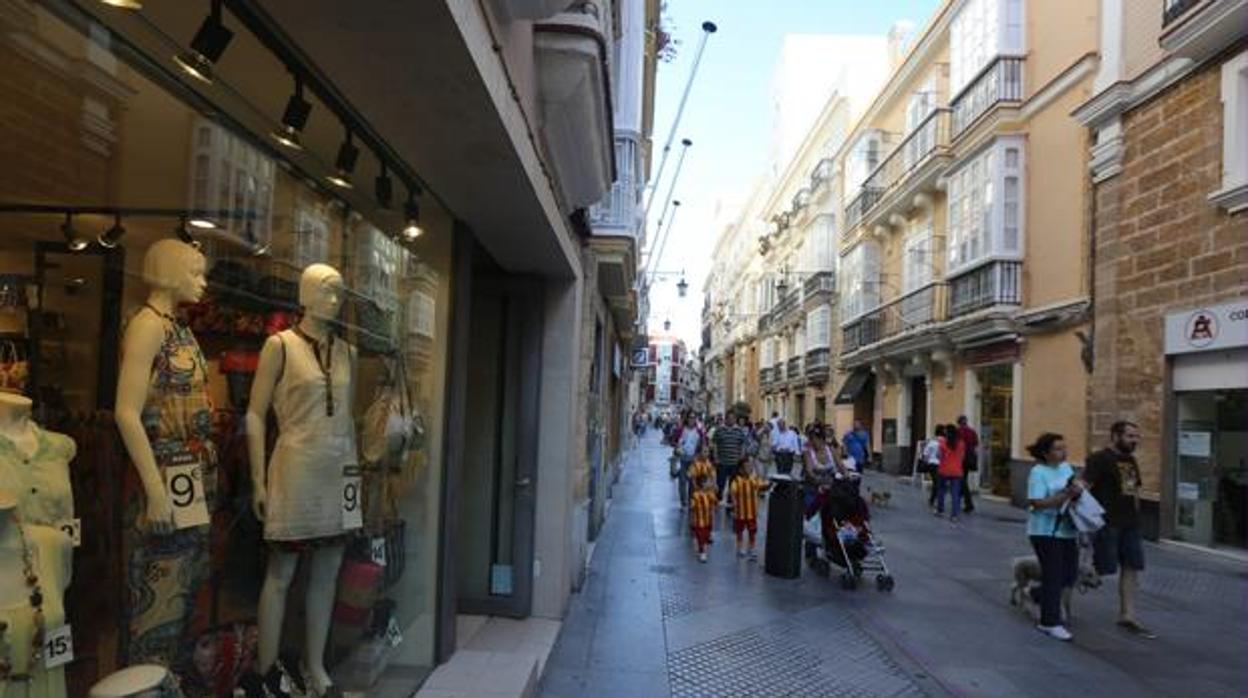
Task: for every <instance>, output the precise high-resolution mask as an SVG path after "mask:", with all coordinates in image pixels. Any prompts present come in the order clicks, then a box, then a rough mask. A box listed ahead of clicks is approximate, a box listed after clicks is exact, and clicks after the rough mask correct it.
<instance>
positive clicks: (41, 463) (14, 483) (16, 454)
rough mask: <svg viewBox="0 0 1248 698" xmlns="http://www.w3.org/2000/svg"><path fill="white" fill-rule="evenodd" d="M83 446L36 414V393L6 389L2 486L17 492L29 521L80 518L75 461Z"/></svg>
mask: <svg viewBox="0 0 1248 698" xmlns="http://www.w3.org/2000/svg"><path fill="white" fill-rule="evenodd" d="M77 452H78V447H77V446H76V445H75V444H74V440H73V439H71V438H69V437H68V436H65V435H64V434H56V433H53V432H50V431H44V430H43V429H41V428H39V425H38V424H35V422H34V420H32V419H31V418H30V398H27V397H25V396H22V395H17V394H14V393H6V392H0V487H7V488H8V489H9V490H10V491H12V492H14V493H16V495H17V500H18V510H19V512H20V513H21V516H22V521H24V522H26V523H27V524H38V525H40V526H52V527H55V528H59V527H61V526H62V525H64V524H66V523H69V522H71V521H72V520H73V518H74V493H73V489H72V488H71V487H70V483H69V462H70V461H72V460H73V459H74V456H75V455H76V454H77Z"/></svg>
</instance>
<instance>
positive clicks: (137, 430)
mask: <svg viewBox="0 0 1248 698" xmlns="http://www.w3.org/2000/svg"><path fill="white" fill-rule="evenodd" d="M164 336H165V329H164V326H163V325H162V324H161V321H160V320H159V319H158V318H156V317H154V316H152V315H150V314H147V313H140V314H139V315H136V316H135V317H134V319H133V320H132V321H131V322H130V327H129V328H128V329H127V330H126V338H125V341H124V343H123V348H124V351H123V356H122V360H121V374H120V376H119V377H118V379H117V407H116V410H115V411H114V413H113V415H114V417H113V418H114V421H116V422H117V430H118V431H119V432H120V433H121V441H122V443H123V444H125V446H126V451H127V452H129V454H130V460H131V461H132V462H133V463H134V468H135V470H136V471H138V475H139V480H140V481H141V482H142V483H143V492H144V494H145V495H146V498H147V510H146V511H147V526H148V528H149V530H150V531H151V532H152V533H169V532H170V531H172V530H173V510H172V509H171V508H170V507H169V497H168V495H167V494H166V493H165V483H164V479H163V478H162V477H161V474H160V469H159V468H158V467H157V465H156V456H155V455H154V454H153V453H152V444H151V442H150V441H148V440H147V431H146V430H144V429H143V420H142V416H141V415H142V412H143V404H144V403H145V402H146V401H147V389H148V385H149V383H150V381H151V374H152V362H153V361H154V360H155V359H156V354H157V353H158V352H160V345H161V342H163V341H164Z"/></svg>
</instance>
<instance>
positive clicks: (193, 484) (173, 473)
mask: <svg viewBox="0 0 1248 698" xmlns="http://www.w3.org/2000/svg"><path fill="white" fill-rule="evenodd" d="M165 491H166V492H167V493H168V495H169V504H170V505H171V506H172V508H173V526H174V528H177V529H183V528H191V527H192V526H205V525H207V524H208V500H207V498H206V497H205V496H204V467H203V466H202V465H200V464H199V463H187V464H185V465H169V466H166V467H165Z"/></svg>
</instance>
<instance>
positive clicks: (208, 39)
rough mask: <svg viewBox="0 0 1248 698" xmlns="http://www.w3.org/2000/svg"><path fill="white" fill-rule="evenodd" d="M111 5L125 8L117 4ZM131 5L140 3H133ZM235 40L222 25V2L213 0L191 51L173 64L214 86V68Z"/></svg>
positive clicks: (193, 41) (192, 40) (178, 56)
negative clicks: (227, 47)
mask: <svg viewBox="0 0 1248 698" xmlns="http://www.w3.org/2000/svg"><path fill="white" fill-rule="evenodd" d="M123 1H125V0H123ZM105 2H108V0H105ZM109 4H116V5H118V6H119V7H121V6H123V5H120V4H119V3H117V2H110V3H109ZM131 4H134V5H137V4H139V3H137V2H131ZM233 38H234V32H232V31H230V30H229V29H226V28H225V25H224V24H222V23H221V0H212V10H211V11H210V12H209V14H208V16H207V17H205V18H204V22H203V24H200V25H199V31H197V32H195V37H194V38H193V39H191V50H190V51H183V52H182V53H179V54H178V55H176V56H174V57H173V62H174V63H177V64H178V67H179V68H181V69H182V72H184V73H186V74H187V75H190V76H191V77H193V78H195V79H196V80H199V81H201V82H206V83H208V84H212V66H213V65H214V64H215V63H216V62H217V61H219V60H221V54H223V53H225V47H226V46H229V45H230V40H231V39H233Z"/></svg>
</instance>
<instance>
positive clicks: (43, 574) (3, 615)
mask: <svg viewBox="0 0 1248 698" xmlns="http://www.w3.org/2000/svg"><path fill="white" fill-rule="evenodd" d="M8 497H9V495H5V497H0V498H8ZM16 511H17V509H16V506H15V500H12V499H10V500H9V501H8V502H0V623H3V624H4V628H5V630H4V633H3V636H2V637H0V661H4V662H6V663H8V664H9V667H10V671H11V672H13V673H14V674H29V680H26V681H0V698H63V697H64V696H65V695H66V694H65V668H64V667H63V666H60V667H56V668H54V669H45V668H44V667H43V665H42V663H41V662H38V661H32V657H31V654H32V649H33V648H32V645H33V642H32V640H33V639H34V637H35V634H36V632H38V631H39V630H43V631H44V632H47V631H50V630H52V629H54V628H57V627H59V626H61V625H63V624H64V623H65V606H64V593H65V589H66V587H68V586H69V581H70V573H71V572H70V571H71V565H72V551H71V548H70V543H69V539H67V538H66V537H65V536H64V535H63V534H61V532H60V531H57V530H56V529H52V528H47V527H44V526H29V525H25V524H19V523H18V520H17V518H16V517H15V512H16ZM19 526H20V528H19ZM23 548H26V549H27V550H28V554H29V558H30V569H31V572H33V573H34V574H35V575H36V576H37V578H38V587H39V589H40V591H41V592H42V599H41V604H40V606H39V611H40V612H41V613H42V622H40V621H39V618H38V616H37V615H36V612H35V608H34V607H33V606H32V603H31V600H30V589H29V587H28V586H27V584H26V580H25V578H24V577H25V572H24V568H25V562H24V560H23V554H24V553H23ZM13 571H16V572H17V575H18V579H16V580H14V579H12V578H11V575H12V572H13Z"/></svg>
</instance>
